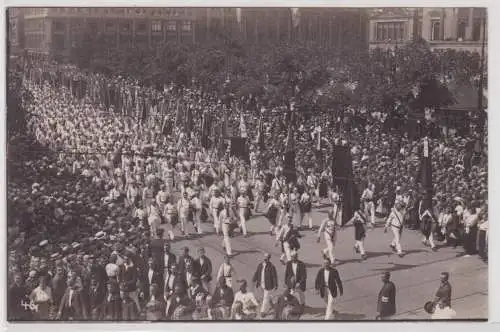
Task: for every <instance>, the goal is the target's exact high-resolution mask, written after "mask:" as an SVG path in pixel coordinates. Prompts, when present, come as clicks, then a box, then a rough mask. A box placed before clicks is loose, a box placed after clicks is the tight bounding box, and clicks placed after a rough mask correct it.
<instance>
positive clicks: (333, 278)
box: [314, 267, 344, 298]
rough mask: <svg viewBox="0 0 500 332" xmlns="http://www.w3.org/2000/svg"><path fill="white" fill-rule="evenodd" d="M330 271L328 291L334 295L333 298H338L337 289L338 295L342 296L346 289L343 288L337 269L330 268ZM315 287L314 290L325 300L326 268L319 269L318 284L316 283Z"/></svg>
mask: <svg viewBox="0 0 500 332" xmlns="http://www.w3.org/2000/svg"><path fill="white" fill-rule="evenodd" d="M328 270H329V271H330V273H329V275H328V282H327V284H328V289H329V290H330V294H332V296H333V297H337V289H338V294H339V295H340V296H342V294H343V293H344V288H343V287H342V281H341V280H340V275H339V272H338V271H337V269H335V268H328ZM314 284H315V286H314V288H315V289H316V290H317V291H319V294H320V296H321V298H325V297H326V296H327V294H326V292H325V291H326V289H325V287H324V286H325V268H324V267H322V268H321V269H319V271H318V274H317V275H316V282H315V283H314Z"/></svg>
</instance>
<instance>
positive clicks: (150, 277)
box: [148, 269, 154, 284]
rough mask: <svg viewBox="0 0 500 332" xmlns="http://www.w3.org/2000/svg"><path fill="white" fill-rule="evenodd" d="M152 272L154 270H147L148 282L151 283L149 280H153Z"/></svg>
mask: <svg viewBox="0 0 500 332" xmlns="http://www.w3.org/2000/svg"><path fill="white" fill-rule="evenodd" d="M153 273H154V271H153V270H151V269H149V272H148V279H149V284H151V282H152V280H153Z"/></svg>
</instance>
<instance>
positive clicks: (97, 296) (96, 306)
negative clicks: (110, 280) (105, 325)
mask: <svg viewBox="0 0 500 332" xmlns="http://www.w3.org/2000/svg"><path fill="white" fill-rule="evenodd" d="M105 297H106V289H105V288H104V285H103V284H97V285H96V286H95V287H93V286H90V289H89V295H88V299H89V312H90V313H92V312H94V311H95V310H97V311H99V314H100V311H101V309H102V304H103V303H104V299H105Z"/></svg>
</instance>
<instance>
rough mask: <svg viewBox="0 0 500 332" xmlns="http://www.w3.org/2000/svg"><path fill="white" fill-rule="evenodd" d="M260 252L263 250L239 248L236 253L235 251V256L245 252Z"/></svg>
mask: <svg viewBox="0 0 500 332" xmlns="http://www.w3.org/2000/svg"><path fill="white" fill-rule="evenodd" d="M235 251H236V250H235ZM258 252H261V251H260V250H254V249H252V250H238V251H236V253H235V255H234V256H235V257H236V256H239V255H243V254H255V253H258Z"/></svg>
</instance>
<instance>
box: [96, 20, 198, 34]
mask: <svg viewBox="0 0 500 332" xmlns="http://www.w3.org/2000/svg"><path fill="white" fill-rule="evenodd" d="M150 27H151V31H152V32H162V31H163V30H166V31H177V30H181V31H184V32H190V31H192V29H193V22H192V21H157V20H155V21H151V24H150ZM117 29H118V31H120V32H132V22H122V23H118V24H117V23H115V22H107V23H106V24H105V31H106V32H115V31H117ZM135 31H136V32H139V33H141V32H142V33H146V32H147V31H148V24H147V23H146V22H138V23H136V28H135Z"/></svg>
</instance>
